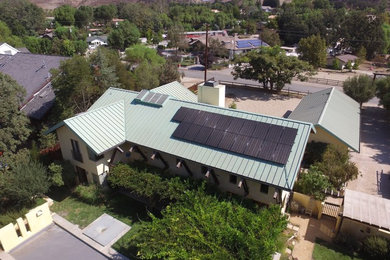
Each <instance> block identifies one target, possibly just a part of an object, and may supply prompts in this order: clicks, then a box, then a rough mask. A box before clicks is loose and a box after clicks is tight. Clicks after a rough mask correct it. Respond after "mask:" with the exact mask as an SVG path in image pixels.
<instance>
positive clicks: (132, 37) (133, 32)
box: [108, 20, 141, 50]
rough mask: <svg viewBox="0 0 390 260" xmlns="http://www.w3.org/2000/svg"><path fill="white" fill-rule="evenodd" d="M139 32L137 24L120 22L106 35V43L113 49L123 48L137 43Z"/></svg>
mask: <svg viewBox="0 0 390 260" xmlns="http://www.w3.org/2000/svg"><path fill="white" fill-rule="evenodd" d="M139 37H141V33H140V32H139V30H138V28H137V26H135V25H134V24H132V23H130V22H129V21H127V20H126V21H124V22H121V23H120V24H119V26H118V28H117V29H114V30H112V31H111V33H110V34H109V35H108V43H109V44H110V46H111V47H112V48H114V49H120V50H124V49H125V48H127V47H129V46H131V45H133V44H136V43H138V41H139Z"/></svg>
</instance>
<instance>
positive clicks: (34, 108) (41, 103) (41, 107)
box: [20, 84, 56, 120]
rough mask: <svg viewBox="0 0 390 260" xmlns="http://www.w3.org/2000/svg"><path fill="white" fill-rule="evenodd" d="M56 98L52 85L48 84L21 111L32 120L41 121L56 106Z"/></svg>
mask: <svg viewBox="0 0 390 260" xmlns="http://www.w3.org/2000/svg"><path fill="white" fill-rule="evenodd" d="M55 97H56V96H55V94H54V90H53V88H52V86H51V84H48V85H46V86H45V87H44V88H42V89H41V90H40V91H39V92H37V93H36V95H35V96H34V98H32V99H31V100H30V101H28V102H27V103H26V104H25V105H24V106H23V107H22V108H21V109H20V110H22V111H23V112H25V113H26V114H27V115H28V116H29V117H30V118H33V119H38V120H39V119H41V118H42V117H43V116H44V115H45V114H46V113H47V112H48V111H49V109H50V108H51V107H52V106H53V105H54V100H55Z"/></svg>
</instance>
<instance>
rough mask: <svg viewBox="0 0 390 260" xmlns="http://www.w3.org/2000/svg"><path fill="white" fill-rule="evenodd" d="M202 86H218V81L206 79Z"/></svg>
mask: <svg viewBox="0 0 390 260" xmlns="http://www.w3.org/2000/svg"><path fill="white" fill-rule="evenodd" d="M204 86H207V87H216V86H218V81H216V80H209V81H206V82H205V83H204Z"/></svg>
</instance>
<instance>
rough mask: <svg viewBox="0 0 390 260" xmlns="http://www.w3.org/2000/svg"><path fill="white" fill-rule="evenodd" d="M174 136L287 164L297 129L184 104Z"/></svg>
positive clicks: (178, 116) (177, 119)
mask: <svg viewBox="0 0 390 260" xmlns="http://www.w3.org/2000/svg"><path fill="white" fill-rule="evenodd" d="M172 120H173V121H177V122H180V123H179V126H178V127H177V128H176V130H175V132H174V133H173V135H172V136H173V137H174V138H178V139H181V140H185V141H189V142H193V143H197V144H201V145H206V146H209V147H213V148H218V149H221V150H225V151H229V152H233V153H237V154H242V155H246V156H250V157H254V158H258V159H261V160H267V161H272V162H275V163H279V164H286V163H287V161H288V157H289V156H290V152H291V149H292V146H293V144H294V140H295V137H296V135H297V131H298V130H297V129H294V128H289V127H283V126H279V125H274V124H267V123H263V122H257V121H253V120H248V119H243V118H238V117H233V116H227V115H220V114H217V113H212V112H207V111H202V110H197V109H191V108H185V107H182V108H180V109H179V110H178V111H177V112H176V114H175V115H174V117H173V118H172Z"/></svg>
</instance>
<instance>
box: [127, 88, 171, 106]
mask: <svg viewBox="0 0 390 260" xmlns="http://www.w3.org/2000/svg"><path fill="white" fill-rule="evenodd" d="M168 98H169V96H168V95H164V94H160V93H154V92H150V91H149V90H146V89H143V90H141V92H140V93H139V94H138V95H137V96H136V97H135V99H134V100H135V101H136V102H138V103H141V104H147V105H152V106H157V107H162V106H163V105H164V103H165V102H166V101H167V100H168Z"/></svg>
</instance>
